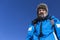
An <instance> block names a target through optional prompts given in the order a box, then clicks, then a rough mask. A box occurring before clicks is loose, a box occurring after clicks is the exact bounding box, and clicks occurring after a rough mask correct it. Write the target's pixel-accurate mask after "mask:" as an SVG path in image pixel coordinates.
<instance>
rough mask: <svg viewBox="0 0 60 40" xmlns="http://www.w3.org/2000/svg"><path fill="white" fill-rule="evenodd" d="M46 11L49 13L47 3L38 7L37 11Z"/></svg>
mask: <svg viewBox="0 0 60 40" xmlns="http://www.w3.org/2000/svg"><path fill="white" fill-rule="evenodd" d="M39 9H45V10H46V11H47V12H48V6H47V5H46V4H45V3H41V4H39V5H38V6H37V10H39Z"/></svg>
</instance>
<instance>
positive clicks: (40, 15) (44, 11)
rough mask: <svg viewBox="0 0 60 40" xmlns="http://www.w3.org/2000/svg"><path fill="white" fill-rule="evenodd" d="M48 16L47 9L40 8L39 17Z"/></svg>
mask: <svg viewBox="0 0 60 40" xmlns="http://www.w3.org/2000/svg"><path fill="white" fill-rule="evenodd" d="M46 16H47V11H46V10H45V9H39V10H38V17H42V18H44V17H46Z"/></svg>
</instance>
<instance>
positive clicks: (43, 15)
mask: <svg viewBox="0 0 60 40" xmlns="http://www.w3.org/2000/svg"><path fill="white" fill-rule="evenodd" d="M47 15H48V13H40V14H38V18H41V19H44V18H45V17H46V16H47Z"/></svg>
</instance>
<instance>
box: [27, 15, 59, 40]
mask: <svg viewBox="0 0 60 40" xmlns="http://www.w3.org/2000/svg"><path fill="white" fill-rule="evenodd" d="M52 19H53V20H54V25H55V26H53V27H52V24H51V20H49V19H47V20H44V21H42V33H43V35H44V36H42V37H39V39H40V40H56V39H59V40H60V32H59V31H60V21H59V20H58V19H57V18H55V17H54V16H52ZM40 23H41V22H37V24H36V26H34V25H33V24H31V25H29V28H28V33H27V38H26V40H39V39H38V36H39V34H40ZM34 31H35V32H34Z"/></svg>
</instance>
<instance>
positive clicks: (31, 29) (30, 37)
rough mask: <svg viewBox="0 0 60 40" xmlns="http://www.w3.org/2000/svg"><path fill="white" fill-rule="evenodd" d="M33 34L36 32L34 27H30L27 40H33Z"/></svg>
mask: <svg viewBox="0 0 60 40" xmlns="http://www.w3.org/2000/svg"><path fill="white" fill-rule="evenodd" d="M33 32H34V26H33V25H29V28H28V32H27V38H26V40H31V39H32V36H33Z"/></svg>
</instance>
